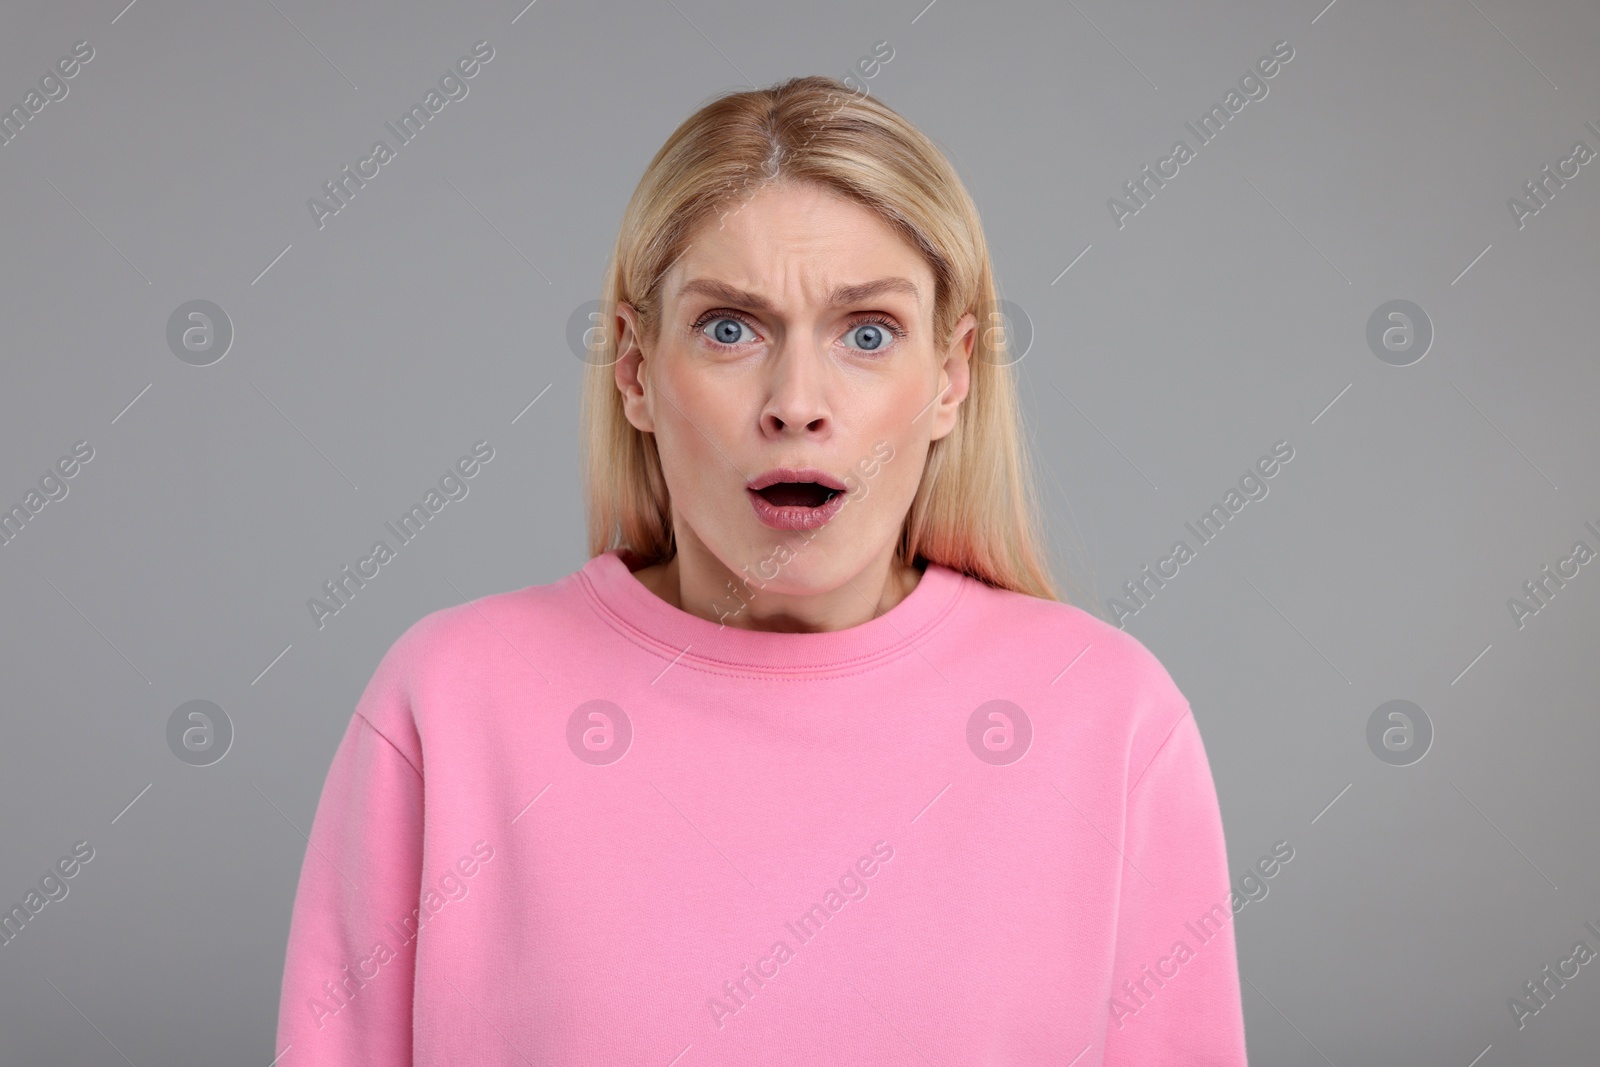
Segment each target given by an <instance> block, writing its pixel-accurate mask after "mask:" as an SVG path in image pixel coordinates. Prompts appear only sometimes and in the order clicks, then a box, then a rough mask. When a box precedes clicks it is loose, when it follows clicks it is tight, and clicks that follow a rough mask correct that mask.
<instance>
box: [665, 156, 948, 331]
mask: <svg viewBox="0 0 1600 1067" xmlns="http://www.w3.org/2000/svg"><path fill="white" fill-rule="evenodd" d="M886 280H887V281H888V282H889V284H888V285H876V286H873V287H872V288H871V289H870V290H867V291H863V290H866V286H867V285H868V284H870V283H881V282H884V281H886ZM717 282H720V283H722V286H721V289H720V291H719V287H718V286H717V285H716V284H708V283H717ZM906 283H909V284H906ZM730 287H731V288H732V289H737V290H740V291H742V292H744V293H747V294H756V295H762V296H766V297H769V298H771V301H772V302H786V301H788V300H791V299H793V300H800V301H803V302H806V303H815V304H820V305H829V304H833V303H837V302H845V303H848V302H851V301H852V300H856V299H866V298H868V297H877V296H882V297H886V298H889V299H894V298H895V297H896V295H898V297H899V299H902V300H904V301H906V302H908V303H910V304H912V306H914V307H917V308H919V309H922V308H927V307H929V306H930V304H931V298H932V293H933V271H932V269H931V268H930V267H929V266H928V263H927V261H926V260H925V259H924V258H923V256H922V253H921V252H920V251H918V250H917V248H916V247H915V246H914V245H912V244H911V243H910V242H909V241H907V240H906V239H905V238H904V237H903V236H902V235H901V234H900V232H899V231H898V230H896V229H895V228H894V227H893V226H891V225H890V224H889V223H888V222H886V221H885V220H884V219H883V218H882V217H881V216H879V215H878V214H877V213H876V212H875V211H873V210H871V209H870V208H867V207H865V206H864V205H862V204H859V203H857V202H856V201H854V200H851V199H849V198H847V197H844V196H841V195H839V194H837V193H835V192H833V191H832V190H830V189H827V188H826V187H823V186H821V185H817V184H814V183H786V184H780V185H775V186H769V187H766V188H763V189H762V190H760V191H759V192H757V193H756V194H754V195H752V196H745V197H739V198H735V199H734V200H732V201H731V202H730V203H729V204H728V205H726V206H725V207H724V208H722V209H720V210H719V211H718V212H714V213H713V214H712V215H711V216H709V218H708V219H707V221H706V222H705V223H704V224H702V225H701V227H700V229H699V230H698V231H697V232H696V233H695V234H694V236H693V237H692V238H690V240H689V242H688V245H687V247H686V248H685V250H684V252H683V253H682V254H681V255H680V256H679V257H678V258H677V260H675V261H674V262H673V264H672V267H671V269H670V270H669V271H668V272H667V276H666V278H665V279H664V284H663V292H664V294H665V295H666V297H667V299H669V300H673V299H679V298H683V297H687V296H690V295H704V296H709V297H718V296H725V295H727V292H726V290H727V289H728V288H730Z"/></svg>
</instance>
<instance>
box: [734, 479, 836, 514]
mask: <svg viewBox="0 0 1600 1067" xmlns="http://www.w3.org/2000/svg"><path fill="white" fill-rule="evenodd" d="M755 492H756V493H757V494H758V495H759V496H760V497H761V498H762V499H763V500H765V501H766V502H767V503H769V504H771V505H772V506H773V507H778V508H792V507H801V508H820V507H821V506H822V505H824V504H826V503H827V502H828V501H830V500H832V499H833V498H834V497H836V496H838V495H839V493H840V490H838V489H830V488H829V487H827V486H826V485H822V484H821V483H819V482H773V483H772V484H771V485H769V486H765V487H764V488H761V489H757V490H755Z"/></svg>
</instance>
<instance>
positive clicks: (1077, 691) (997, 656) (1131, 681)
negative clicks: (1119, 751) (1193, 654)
mask: <svg viewBox="0 0 1600 1067" xmlns="http://www.w3.org/2000/svg"><path fill="white" fill-rule="evenodd" d="M963 580H964V582H965V584H966V586H967V588H966V591H965V596H964V599H965V601H966V605H965V609H964V611H963V612H962V614H963V615H964V616H965V617H966V619H967V622H966V625H965V626H964V627H963V634H964V641H966V642H970V643H971V645H972V646H973V648H974V650H975V652H976V654H977V655H979V656H981V657H982V659H981V660H980V661H979V662H981V663H983V664H985V665H987V664H993V665H994V667H995V668H996V669H998V670H1000V671H1003V672H1004V673H1005V674H1006V675H1007V676H1008V681H1010V682H1012V684H1014V685H1018V688H1019V691H1027V690H1031V691H1032V692H1034V693H1038V694H1040V695H1041V698H1043V700H1042V701H1041V704H1042V706H1043V707H1049V708H1057V709H1060V713H1061V714H1065V715H1071V716H1074V717H1087V718H1089V719H1091V720H1092V721H1093V723H1094V725H1095V726H1096V728H1097V729H1099V730H1101V731H1103V732H1105V733H1108V734H1111V735H1115V736H1117V737H1119V738H1120V739H1121V743H1122V744H1124V745H1126V749H1125V751H1126V755H1127V758H1128V761H1129V764H1130V766H1131V767H1133V768H1134V769H1135V770H1137V769H1138V768H1140V767H1142V766H1144V764H1145V763H1146V762H1148V758H1149V757H1151V756H1153V755H1154V754H1155V752H1156V751H1157V750H1158V749H1159V748H1160V747H1161V744H1162V743H1163V742H1164V741H1165V740H1166V739H1167V737H1168V736H1169V735H1170V734H1171V733H1172V731H1173V730H1174V729H1175V728H1176V727H1177V726H1178V725H1179V723H1181V722H1182V721H1183V720H1184V719H1185V718H1186V717H1188V716H1189V715H1190V707H1189V701H1188V698H1186V697H1185V696H1184V694H1183V693H1182V691H1181V690H1180V689H1179V688H1178V685H1177V683H1176V682H1175V681H1174V680H1173V678H1172V675H1171V674H1170V673H1169V672H1168V671H1167V668H1166V666H1165V665H1163V664H1162V662H1161V661H1160V660H1159V659H1158V658H1157V657H1156V654H1155V653H1154V652H1152V651H1151V650H1150V649H1149V648H1148V647H1147V646H1146V645H1145V644H1144V642H1142V641H1140V640H1139V639H1138V638H1137V637H1135V636H1134V635H1133V634H1131V633H1128V632H1127V631H1126V630H1123V629H1120V628H1118V627H1117V626H1114V625H1113V624H1111V623H1109V622H1107V621H1105V620H1104V619H1102V618H1100V617H1099V616H1097V615H1094V614H1092V613H1091V612H1089V611H1087V610H1085V609H1083V608H1080V607H1078V606H1077V605H1075V604H1069V603H1065V602H1063V601H1058V600H1047V599H1042V598H1040V597H1035V596H1029V595H1028V594H1026V593H1018V592H1015V591H1012V590H1009V589H997V588H995V587H994V586H990V585H987V584H985V583H983V582H980V581H978V580H977V579H975V578H971V577H967V576H963ZM985 669H987V668H985ZM1019 683H1020V684H1019Z"/></svg>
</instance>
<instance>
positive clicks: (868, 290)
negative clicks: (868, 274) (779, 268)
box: [679, 278, 922, 312]
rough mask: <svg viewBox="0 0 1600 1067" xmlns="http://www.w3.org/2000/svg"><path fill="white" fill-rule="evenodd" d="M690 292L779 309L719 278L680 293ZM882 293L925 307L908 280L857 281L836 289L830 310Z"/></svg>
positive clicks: (696, 281)
mask: <svg viewBox="0 0 1600 1067" xmlns="http://www.w3.org/2000/svg"><path fill="white" fill-rule="evenodd" d="M690 293H699V294H701V295H702V296H709V297H711V298H712V299H713V300H719V301H721V302H723V303H725V304H737V305H739V306H741V307H748V308H752V309H754V310H756V311H766V312H774V311H777V307H776V306H775V305H774V304H773V303H772V301H770V300H768V299H767V298H766V297H764V296H762V295H761V294H759V293H752V292H749V291H747V290H744V289H740V288H739V287H737V286H734V285H729V284H728V283H727V282H723V281H718V280H717V279H715V278H694V279H691V280H690V281H687V282H685V283H684V285H683V288H682V289H680V290H679V294H680V295H682V296H688V295H689V294H690ZM879 293H909V294H910V295H911V296H912V298H913V299H915V300H916V302H917V307H918V308H920V307H922V292H921V290H919V289H918V288H917V286H916V284H915V283H913V282H912V281H911V280H910V279H907V278H878V279H876V280H874V281H870V282H857V283H854V284H848V285H839V286H836V287H835V288H834V290H833V292H832V293H831V294H830V295H829V297H828V303H827V305H826V306H828V307H845V306H848V305H850V304H858V303H861V302H862V301H864V300H867V299H869V298H871V297H874V296H877V295H878V294H879Z"/></svg>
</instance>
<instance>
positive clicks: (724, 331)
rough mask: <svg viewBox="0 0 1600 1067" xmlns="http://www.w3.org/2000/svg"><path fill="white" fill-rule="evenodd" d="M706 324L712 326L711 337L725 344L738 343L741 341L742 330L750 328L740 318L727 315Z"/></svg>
mask: <svg viewBox="0 0 1600 1067" xmlns="http://www.w3.org/2000/svg"><path fill="white" fill-rule="evenodd" d="M706 325H707V326H709V327H711V335H710V336H711V339H712V340H713V341H717V342H719V343H721V344H725V345H736V344H738V343H739V341H740V336H739V334H740V332H741V331H742V330H745V329H747V328H748V327H746V326H745V324H744V323H742V322H740V321H739V320H738V319H731V318H727V317H726V316H724V317H722V318H718V319H713V320H712V321H711V322H708V323H707V324H706ZM702 332H704V331H702Z"/></svg>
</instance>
